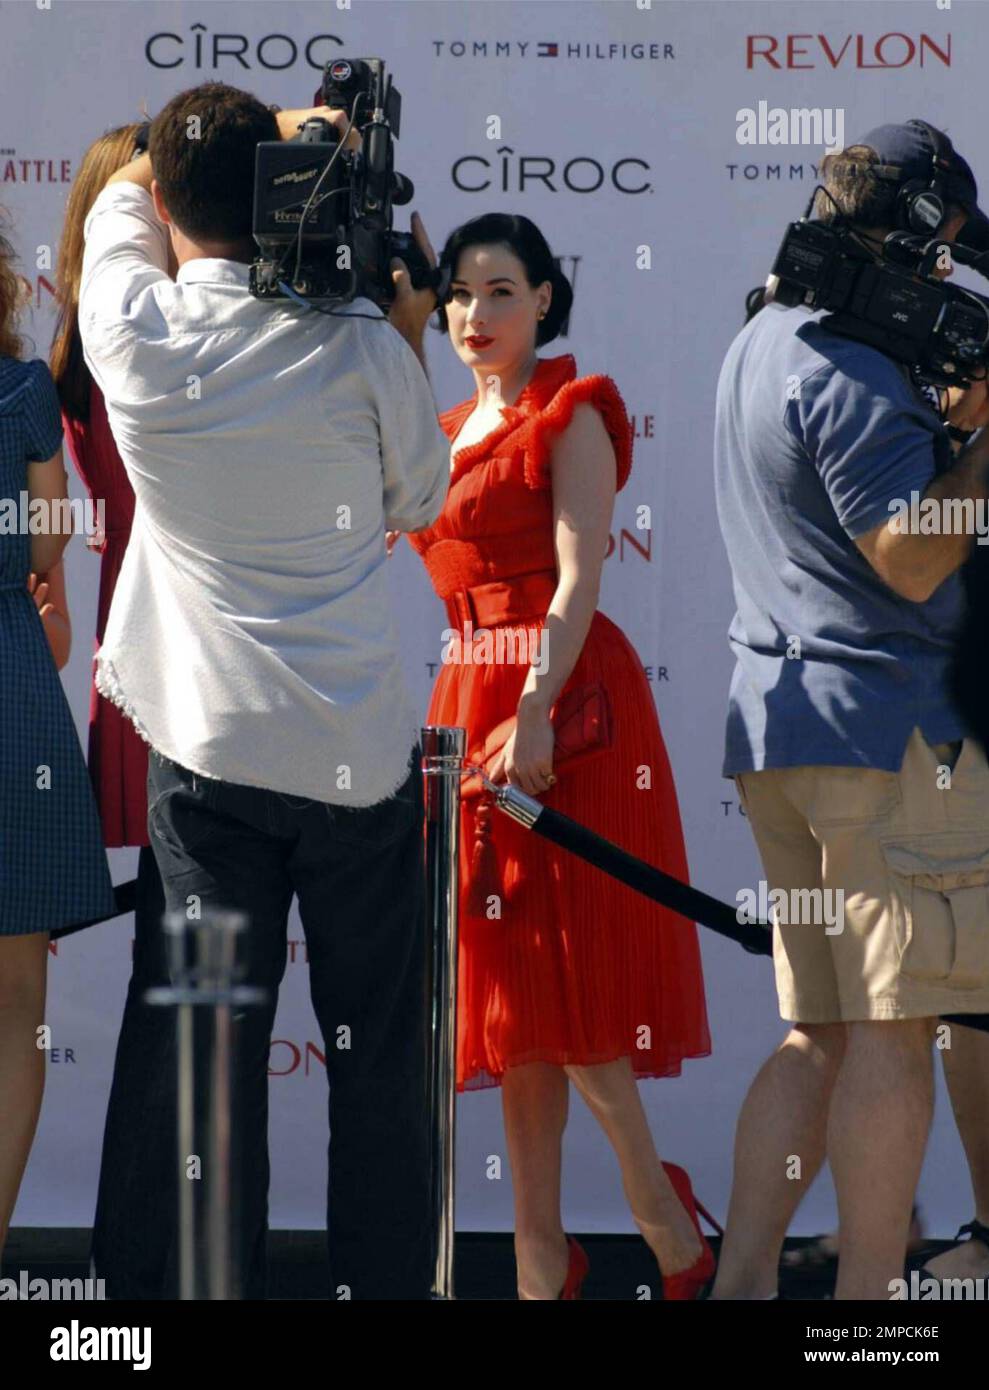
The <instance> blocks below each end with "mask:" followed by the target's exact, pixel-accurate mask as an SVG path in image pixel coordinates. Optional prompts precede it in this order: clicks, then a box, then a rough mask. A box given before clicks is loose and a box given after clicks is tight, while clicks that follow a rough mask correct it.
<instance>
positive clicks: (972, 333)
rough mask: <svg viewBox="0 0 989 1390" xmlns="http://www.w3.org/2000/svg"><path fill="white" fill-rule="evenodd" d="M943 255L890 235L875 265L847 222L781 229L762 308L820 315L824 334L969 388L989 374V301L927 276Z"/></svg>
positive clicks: (917, 240) (938, 382)
mask: <svg viewBox="0 0 989 1390" xmlns="http://www.w3.org/2000/svg"><path fill="white" fill-rule="evenodd" d="M943 249H944V244H943V243H940V242H938V241H937V239H936V238H935V239H934V240H933V241H931V240H927V239H924V238H922V237H915V236H909V235H907V234H906V233H894V234H893V235H891V236H890V237H887V239H886V242H885V243H884V245H883V252H882V254H883V259H882V260H878V259H877V258H876V257H875V256H874V255H873V254H871V253H870V252H869V251H867V250H866V249H864V248H863V247H862V245H861V244H860V242H859V241H858V240H857V238H856V235H855V233H854V231H853V230H852V229H851V228H850V227H849V225H848V224H847V223H844V222H842V221H841V220H838V221H836V222H834V223H824V222H817V221H813V220H811V219H810V218H802V219H801V220H800V221H799V222H792V223H791V224H790V226H789V227H788V228H787V231H786V235H785V236H784V238H783V243H782V245H781V246H780V249H779V252H778V253H777V256H776V260H775V261H774V262H773V268H772V271H771V273H770V277H769V279H768V280H767V282H766V295H765V302H766V303H767V304H774V303H775V304H782V305H784V306H786V307H795V306H797V305H803V306H804V307H805V308H807V309H825V310H827V311H828V314H829V317H828V318H827V319H825V320H824V321H823V322H824V323H825V324H826V325H827V327H828V328H829V329H831V330H833V331H834V332H836V333H841V334H843V335H844V336H846V337H849V338H854V339H856V340H857V341H859V342H863V343H868V344H870V345H871V346H872V347H875V348H878V349H879V351H880V352H883V353H885V354H886V355H887V356H889V357H892V358H894V359H895V360H896V361H898V362H904V363H906V364H907V365H909V366H910V367H913V368H914V369H915V370H916V373H917V375H918V376H919V377H921V379H922V380H924V381H928V382H930V383H931V384H933V385H935V386H967V385H969V383H970V382H971V381H972V379H973V377H981V376H983V375H984V374H985V372H986V369H987V367H989V299H986V298H984V297H983V296H982V295H979V294H975V293H974V292H973V291H971V290H966V289H961V288H959V287H957V286H955V285H949V284H947V283H946V282H945V281H943V280H939V279H937V278H935V277H934V276H933V275H932V274H931V269H932V267H933V266H934V265H935V264H936V260H937V255H938V253H939V252H940V251H941V250H943ZM950 249H951V251H952V253H953V254H956V253H957V254H958V255H959V259H961V257H962V256H963V255H964V248H960V247H954V248H950Z"/></svg>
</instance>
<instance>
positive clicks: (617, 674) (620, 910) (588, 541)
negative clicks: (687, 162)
mask: <svg viewBox="0 0 989 1390" xmlns="http://www.w3.org/2000/svg"><path fill="white" fill-rule="evenodd" d="M440 264H441V265H445V266H448V267H449V268H450V270H451V274H452V280H451V287H450V295H449V299H448V301H447V303H446V304H445V305H444V306H442V307H441V309H440V311H439V313H440V325H441V327H442V328H443V329H444V330H446V331H448V332H449V334H450V338H451V340H452V343H453V346H454V349H455V350H456V352H457V355H458V356H459V357H460V359H461V361H462V362H463V363H464V364H465V365H466V366H468V367H469V368H470V369H471V371H472V372H473V375H474V380H475V383H476V385H477V393H476V395H475V396H474V397H473V398H472V399H470V400H467V401H465V402H463V404H461V405H458V406H455V407H454V408H453V409H452V410H449V411H447V412H446V413H445V414H444V415H442V416H441V417H440V421H441V424H442V425H443V428H444V429H445V431H446V433H447V434H448V435H449V436H450V439H451V441H452V451H451V481H450V491H449V495H448V497H447V500H446V503H445V505H444V508H443V511H442V513H441V515H440V516H439V518H438V519H437V521H436V522H435V524H434V525H433V526H431V527H429V528H428V529H427V530H425V531H420V532H417V533H416V534H414V535H412V536H410V538H409V539H410V541H411V543H412V545H413V546H414V547H415V549H416V550H417V551H418V552H419V554H420V555H421V556H422V558H423V560H424V561H425V564H426V567H427V569H428V570H429V573H430V577H431V578H432V581H433V584H434V587H435V589H436V592H437V593H438V594H439V596H440V598H442V599H444V600H445V602H446V604H447V612H448V619H449V623H450V629H449V631H451V632H453V631H456V632H457V633H461V634H466V637H465V639H464V647H463V653H464V654H466V652H467V646H468V644H470V643H471V642H472V638H471V636H470V630H469V629H468V628H466V626H465V624H466V623H467V621H468V620H469V621H470V622H471V623H472V626H473V629H474V630H476V629H479V628H481V629H487V630H493V629H502V628H505V629H511V631H510V632H506V633H503V634H502V635H503V638H504V637H510V638H511V639H512V641H513V642H522V643H523V644H524V646H523V647H521V648H518V649H519V650H525V651H527V652H529V653H530V654H531V655H530V658H529V660H531V664H525V663H524V662H523V663H514V664H513V662H512V661H511V660H502V661H501V662H498V661H487V662H486V661H485V659H484V657H483V655H482V656H481V659H480V660H476V659H471V660H466V659H460V660H454V661H448V662H447V663H446V664H444V666H443V669H442V671H441V672H440V675H439V677H438V679H437V682H436V686H435V689H434V691H433V696H432V700H431V703H430V707H429V715H428V721H429V723H431V724H443V725H455V726H457V725H459V726H461V727H463V728H465V729H466V730H467V748H468V755H470V754H471V752H472V751H475V750H477V749H479V748H480V747H482V746H483V744H484V742H485V738H486V736H487V735H488V734H489V733H490V731H491V730H492V729H494V728H495V726H496V725H498V724H499V723H501V722H502V721H503V720H505V719H508V718H514V719H515V723H514V726H513V729H512V733H511V735H510V737H509V739H508V741H507V743H506V744H505V745H504V750H503V753H502V754H501V755H500V756H499V757H498V759H497V760H496V762H495V765H494V770H493V773H492V776H493V780H494V781H496V782H498V781H503V780H507V781H509V782H511V783H514V784H516V785H518V786H520V787H521V788H522V789H523V790H524V791H526V792H528V793H530V794H531V795H534V796H540V797H541V798H542V799H543V800H544V801H545V804H547V805H549V806H553V807H555V808H557V809H558V810H560V811H562V812H564V813H565V814H566V815H568V816H572V817H573V818H574V819H575V820H578V821H580V822H581V823H583V824H584V825H587V826H589V827H590V828H591V829H593V830H596V831H598V832H599V833H600V834H602V835H604V836H606V837H607V838H608V839H610V840H613V841H615V842H617V843H618V844H619V845H621V846H622V847H623V848H624V849H626V850H627V851H629V852H630V853H631V854H633V855H636V856H639V857H641V858H643V859H646V860H648V861H649V862H650V863H652V864H656V865H658V866H659V867H661V868H663V869H665V870H666V871H667V872H669V873H672V874H675V875H676V876H677V877H679V878H684V879H685V878H686V877H687V861H686V854H685V850H684V842H683V835H682V831H681V827H680V816H679V810H678V807H677V797H676V789H675V787H674V784H673V779H672V775H671V772H670V765H669V761H668V759H667V755H666V749H665V746H664V744H663V738H662V734H661V733H660V729H659V722H658V720H657V717H656V709H655V705H654V702H653V697H652V693H651V691H650V689H649V685H648V682H647V680H646V676H645V673H644V671H643V669H642V664H641V662H640V660H639V658H638V656H637V655H636V653H635V651H634V650H633V648H632V646H631V644H630V643H629V641H628V639H627V638H626V637H625V635H624V633H623V632H622V631H621V630H620V628H618V627H617V626H616V625H615V624H614V623H613V622H611V620H610V619H609V618H607V617H605V615H604V614H603V613H601V612H600V611H598V608H597V599H598V588H599V582H600V577H601V568H602V564H603V561H604V558H605V553H606V550H607V546H608V537H609V531H610V526H611V517H612V510H613V506H614V498H615V492H616V490H617V489H620V488H621V487H623V486H624V485H625V482H626V481H627V479H628V476H629V471H630V468H631V461H632V460H631V455H632V443H631V429H630V426H629V421H628V417H627V415H626V412H625V407H624V404H623V402H622V399H621V396H620V395H619V393H618V390H617V388H616V386H615V384H614V382H613V381H611V380H610V378H608V377H606V376H597V375H595V376H585V377H578V376H577V369H576V364H575V362H574V359H573V357H571V356H569V355H564V356H558V357H547V358H538V357H537V356H536V349H537V348H538V347H540V346H542V345H543V344H545V343H548V342H550V341H551V340H552V339H553V338H554V337H555V336H556V335H557V333H558V332H559V330H560V327H561V325H562V324H563V323H564V322H565V320H566V317H567V314H568V312H569V308H570V303H571V299H572V292H571V288H570V285H569V282H568V281H567V280H566V278H565V276H563V274H562V273H561V272H560V271H559V270H558V268H557V266H556V264H555V262H554V261H553V258H552V256H551V253H550V250H549V247H548V246H547V244H546V241H545V239H544V238H543V236H542V234H541V233H540V231H539V230H538V228H537V227H535V225H534V224H533V223H532V222H530V221H529V220H528V219H527V218H525V217H516V216H509V215H503V214H489V215H486V216H483V217H479V218H475V219H474V220H473V221H471V222H468V223H467V224H466V225H465V226H463V227H460V228H458V229H457V230H456V231H455V232H454V233H453V234H452V235H451V236H450V238H449V239H448V241H447V244H446V246H445V247H444V250H443V252H442V255H441V257H440ZM540 635H541V639H542V645H540ZM448 640H450V639H448ZM483 640H484V639H482V641H483ZM489 640H490V639H489ZM452 649H453V650H455V649H456V647H455V645H453V646H452ZM502 651H503V652H504V647H502ZM471 655H473V651H472V653H471ZM595 683H601V684H603V686H604V688H605V690H606V692H607V695H608V698H609V701H610V705H611V710H612V720H613V728H614V738H613V743H612V746H611V747H610V749H608V750H607V751H606V752H599V753H598V754H597V755H596V756H595V757H593V758H588V759H586V760H585V761H575V762H574V765H573V766H572V767H567V766H566V763H565V762H563V761H561V762H560V765H559V767H558V772H557V774H554V756H553V755H554V730H553V726H552V724H551V722H550V712H551V709H552V708H553V706H554V704H555V702H556V701H557V700H559V699H560V697H561V696H566V695H568V693H569V692H571V691H575V690H579V689H581V688H583V687H586V686H589V685H593V684H595ZM486 803H487V798H482V799H480V801H478V800H468V799H465V800H464V803H463V818H464V819H463V826H462V831H463V841H462V843H463V846H464V851H465V852H464V853H463V854H462V856H461V884H460V904H461V916H460V921H461V928H460V931H461V935H460V960H459V1025H458V1033H459V1036H458V1047H457V1084H458V1088H459V1089H461V1090H464V1089H468V1090H469V1089H475V1088H478V1087H483V1086H492V1085H498V1084H501V1086H502V1097H503V1105H504V1116H505V1129H506V1136H507V1144H508V1151H509V1158H510V1162H511V1168H512V1177H513V1186H514V1192H515V1217H516V1229H515V1251H516V1262H517V1267H518V1286H519V1297H520V1298H559V1297H564V1298H572V1297H576V1296H577V1295H578V1292H579V1287H580V1283H581V1280H582V1278H583V1275H584V1273H586V1269H587V1259H586V1256H585V1255H584V1252H583V1251H582V1250H581V1249H580V1247H579V1245H578V1244H577V1242H576V1241H573V1240H568V1238H567V1237H566V1235H565V1233H564V1230H563V1226H562V1223H561V1217H560V1157H561V1152H560V1151H561V1140H562V1135H563V1129H564V1126H565V1123H566V1118H567V1105H568V1097H569V1086H568V1078H569V1080H571V1081H573V1082H574V1084H575V1085H576V1087H577V1089H578V1091H579V1092H580V1093H581V1095H582V1096H583V1098H584V1099H585V1101H586V1102H587V1104H588V1106H589V1107H590V1109H591V1111H592V1112H593V1114H594V1115H595V1117H596V1118H597V1120H598V1121H599V1123H600V1124H601V1126H602V1128H603V1129H604V1131H605V1133H606V1135H607V1137H608V1139H609V1140H610V1142H611V1143H612V1145H613V1147H614V1149H615V1153H616V1155H617V1157H618V1160H619V1163H620V1165H621V1170H622V1179H623V1185H624V1190H625V1194H626V1196H627V1198H628V1201H629V1205H630V1208H631V1210H632V1214H633V1216H634V1218H635V1220H636V1222H637V1224H638V1225H639V1228H640V1230H641V1231H642V1233H643V1235H644V1237H645V1239H646V1240H647V1242H648V1243H649V1245H650V1247H651V1248H652V1250H653V1251H654V1253H655V1255H656V1257H657V1260H658V1262H659V1264H660V1268H661V1271H662V1273H663V1276H664V1279H663V1286H664V1296H665V1297H667V1298H691V1297H695V1296H696V1294H697V1292H698V1290H699V1288H700V1286H701V1285H702V1284H703V1283H704V1282H705V1281H706V1279H707V1278H708V1277H710V1275H711V1274H712V1273H713V1268H714V1266H713V1258H712V1256H711V1252H710V1250H709V1248H708V1246H707V1245H706V1243H705V1242H704V1241H703V1239H702V1237H701V1235H700V1230H699V1227H698V1225H697V1221H696V1212H695V1210H694V1204H693V1199H692V1196H691V1193H690V1186H689V1180H687V1177H686V1174H685V1173H683V1171H682V1169H680V1170H678V1169H673V1170H672V1172H671V1174H668V1173H667V1171H666V1170H665V1169H664V1166H663V1164H662V1163H661V1161H660V1159H659V1156H658V1155H657V1153H656V1149H655V1146H654V1143H653V1140H652V1136H651V1133H650V1130H649V1125H648V1122H647V1119H646V1116H645V1112H644V1110H643V1108H642V1104H641V1101H640V1099H639V1094H638V1090H637V1087H636V1084H635V1083H636V1081H637V1080H639V1079H642V1078H645V1077H660V1076H676V1075H678V1074H679V1072H680V1067H681V1062H682V1060H683V1058H685V1057H702V1056H706V1055H708V1054H709V1052H710V1036H709V1033H708V1027H707V1017H706V1011H705V1003H704V989H703V981H702V975H701V963H700V954H699V950H698V945H697V936H696V929H695V927H694V924H693V923H691V922H688V921H685V920H684V919H683V918H681V917H678V916H676V915H675V914H673V913H672V912H670V911H668V910H666V909H664V908H662V907H660V906H659V905H658V904H654V903H650V902H649V901H647V900H646V899H645V898H643V897H641V896H640V895H639V894H637V893H635V892H633V891H632V890H631V889H628V888H625V887H624V886H622V885H620V884H618V883H616V882H615V881H613V880H611V879H609V878H607V877H605V876H604V875H603V874H601V873H600V872H599V871H598V870H596V869H594V868H592V867H591V866H589V865H586V864H584V863H583V862H582V861H580V860H577V859H576V858H574V857H573V856H571V855H569V854H567V853H566V852H565V851H562V850H559V849H557V848H556V847H555V846H553V845H551V844H549V843H548V842H546V841H544V840H541V839H539V838H538V837H536V836H535V835H532V834H531V833H530V832H528V831H526V830H525V829H523V828H522V827H521V826H519V825H517V824H516V823H515V822H514V821H512V820H511V819H510V818H508V817H507V816H504V815H501V814H500V813H498V812H492V810H491V807H490V805H489V804H486ZM486 840H489V847H490V848H493V850H494V852H495V861H496V866H497V867H496V872H495V874H494V877H493V878H492V872H491V863H490V856H489V855H488V854H487V853H486V852H485V841H486ZM482 865H486V867H485V868H484V870H483V882H481V881H480V877H481V873H482V870H481V866H482ZM492 885H493V890H494V891H493V893H492V891H490V890H491V889H492ZM671 1177H672V1181H671Z"/></svg>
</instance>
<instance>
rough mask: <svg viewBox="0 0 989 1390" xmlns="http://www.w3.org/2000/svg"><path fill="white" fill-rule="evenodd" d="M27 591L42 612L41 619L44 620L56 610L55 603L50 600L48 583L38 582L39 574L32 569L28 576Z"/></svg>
mask: <svg viewBox="0 0 989 1390" xmlns="http://www.w3.org/2000/svg"><path fill="white" fill-rule="evenodd" d="M27 591H28V593H29V594H30V595H31V597H32V598H33V599H34V601H35V603H36V605H37V608H38V612H39V613H40V614H41V621H42V622H44V621H45V619H46V618H49V617H50V616H51V614H52V613H54V612H55V605H54V604H53V603H49V602H48V584H47V582H43V583H41V584H39V583H38V576H37V575H36V574H35V573H34V572H33V571H32V572H31V573H30V574H29V575H28V577H27Z"/></svg>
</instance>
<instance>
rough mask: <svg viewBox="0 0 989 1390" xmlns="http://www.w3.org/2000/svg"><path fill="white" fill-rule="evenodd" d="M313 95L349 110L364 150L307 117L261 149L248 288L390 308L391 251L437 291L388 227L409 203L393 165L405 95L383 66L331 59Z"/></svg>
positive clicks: (431, 274) (421, 262) (406, 241)
mask: <svg viewBox="0 0 989 1390" xmlns="http://www.w3.org/2000/svg"><path fill="white" fill-rule="evenodd" d="M319 99H321V101H322V103H323V104H324V105H326V106H329V107H331V108H332V109H338V110H344V111H347V112H348V114H349V115H350V117H351V121H352V123H353V125H354V126H355V127H356V128H357V129H358V130H359V131H360V132H361V137H362V139H361V147H360V149H359V150H348V149H344V148H342V147H341V144H340V141H339V138H338V133H337V130H336V129H335V127H334V126H332V125H331V124H330V123H329V121H325V120H320V119H313V120H310V121H307V122H306V124H305V126H304V127H303V129H302V131H301V132H300V134H299V135H298V136H296V137H295V138H294V139H292V140H270V141H263V142H262V143H261V144H259V145H258V147H257V156H256V164H255V177H254V220H253V235H254V239H255V241H256V242H257V244H258V248H259V250H260V255H259V256H258V258H257V259H256V260H255V261H254V263H253V264H252V266H251V276H250V290H251V293H252V294H253V295H254V296H255V297H256V298H258V299H278V298H302V299H305V300H307V301H310V302H312V303H314V304H345V303H347V302H349V301H350V300H352V299H354V298H356V297H358V296H364V297H366V298H368V299H371V300H373V301H374V302H375V303H376V304H379V305H387V304H389V303H390V302H391V300H392V299H393V298H394V285H393V284H392V278H391V271H390V269H389V263H390V261H391V260H392V258H393V257H395V256H398V257H400V258H401V259H402V260H403V261H404V262H405V264H406V265H407V266H408V269H409V274H410V276H411V279H412V283H413V285H415V286H416V287H417V288H422V287H425V286H432V287H433V288H438V287H439V284H440V277H439V275H438V274H437V272H435V271H434V270H432V269H431V267H430V266H429V264H428V262H427V261H426V258H425V256H424V255H423V253H422V251H421V250H420V249H419V246H418V245H417V243H416V242H415V240H414V238H413V237H412V235H411V234H410V233H408V232H396V231H394V230H393V229H392V215H393V208H394V207H395V206H396V205H399V204H402V203H406V202H408V201H409V199H410V198H411V197H412V194H413V188H412V184H411V183H410V181H409V180H408V179H406V178H405V177H404V176H403V175H401V174H399V173H396V172H395V168H394V142H395V139H396V138H397V137H398V133H399V125H400V119H401V97H400V95H399V93H398V91H397V89H396V88H395V87H394V86H393V85H392V83H391V79H390V78H386V76H385V70H384V63H383V62H382V61H381V59H380V58H358V59H345V58H336V59H334V60H333V61H332V62H330V63H327V65H326V68H325V70H324V73H323V81H322V85H321V88H320V93H319Z"/></svg>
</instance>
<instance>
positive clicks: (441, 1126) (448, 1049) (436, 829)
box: [422, 725, 467, 1299]
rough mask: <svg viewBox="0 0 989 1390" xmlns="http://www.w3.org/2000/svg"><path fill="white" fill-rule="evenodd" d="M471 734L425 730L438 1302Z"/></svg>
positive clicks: (449, 1225) (446, 1291) (445, 1276)
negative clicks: (463, 790) (464, 784)
mask: <svg viewBox="0 0 989 1390" xmlns="http://www.w3.org/2000/svg"><path fill="white" fill-rule="evenodd" d="M466 742H467V733H466V730H464V729H458V728H444V727H440V726H435V725H427V726H426V727H425V728H423V729H422V760H423V780H424V797H425V810H426V849H425V853H426V867H425V873H426V929H427V933H428V939H427V962H426V978H427V1007H428V1009H429V1029H428V1048H429V1055H428V1059H427V1072H426V1084H427V1107H428V1110H427V1113H428V1116H429V1125H430V1153H431V1171H432V1185H431V1197H432V1203H431V1208H432V1216H433V1230H434V1232H435V1234H436V1257H435V1267H434V1278H433V1290H432V1292H433V1296H434V1298H437V1299H452V1298H453V1297H454V1292H453V1241H454V1232H455V1209H454V1180H455V1164H454V1160H455V1149H456V1117H457V1109H456V1106H457V1084H456V1083H457V1077H456V1063H457V1057H456V1049H457V935H458V903H459V886H460V875H459V855H460V779H461V775H462V772H463V763H464V753H465V749H466Z"/></svg>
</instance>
